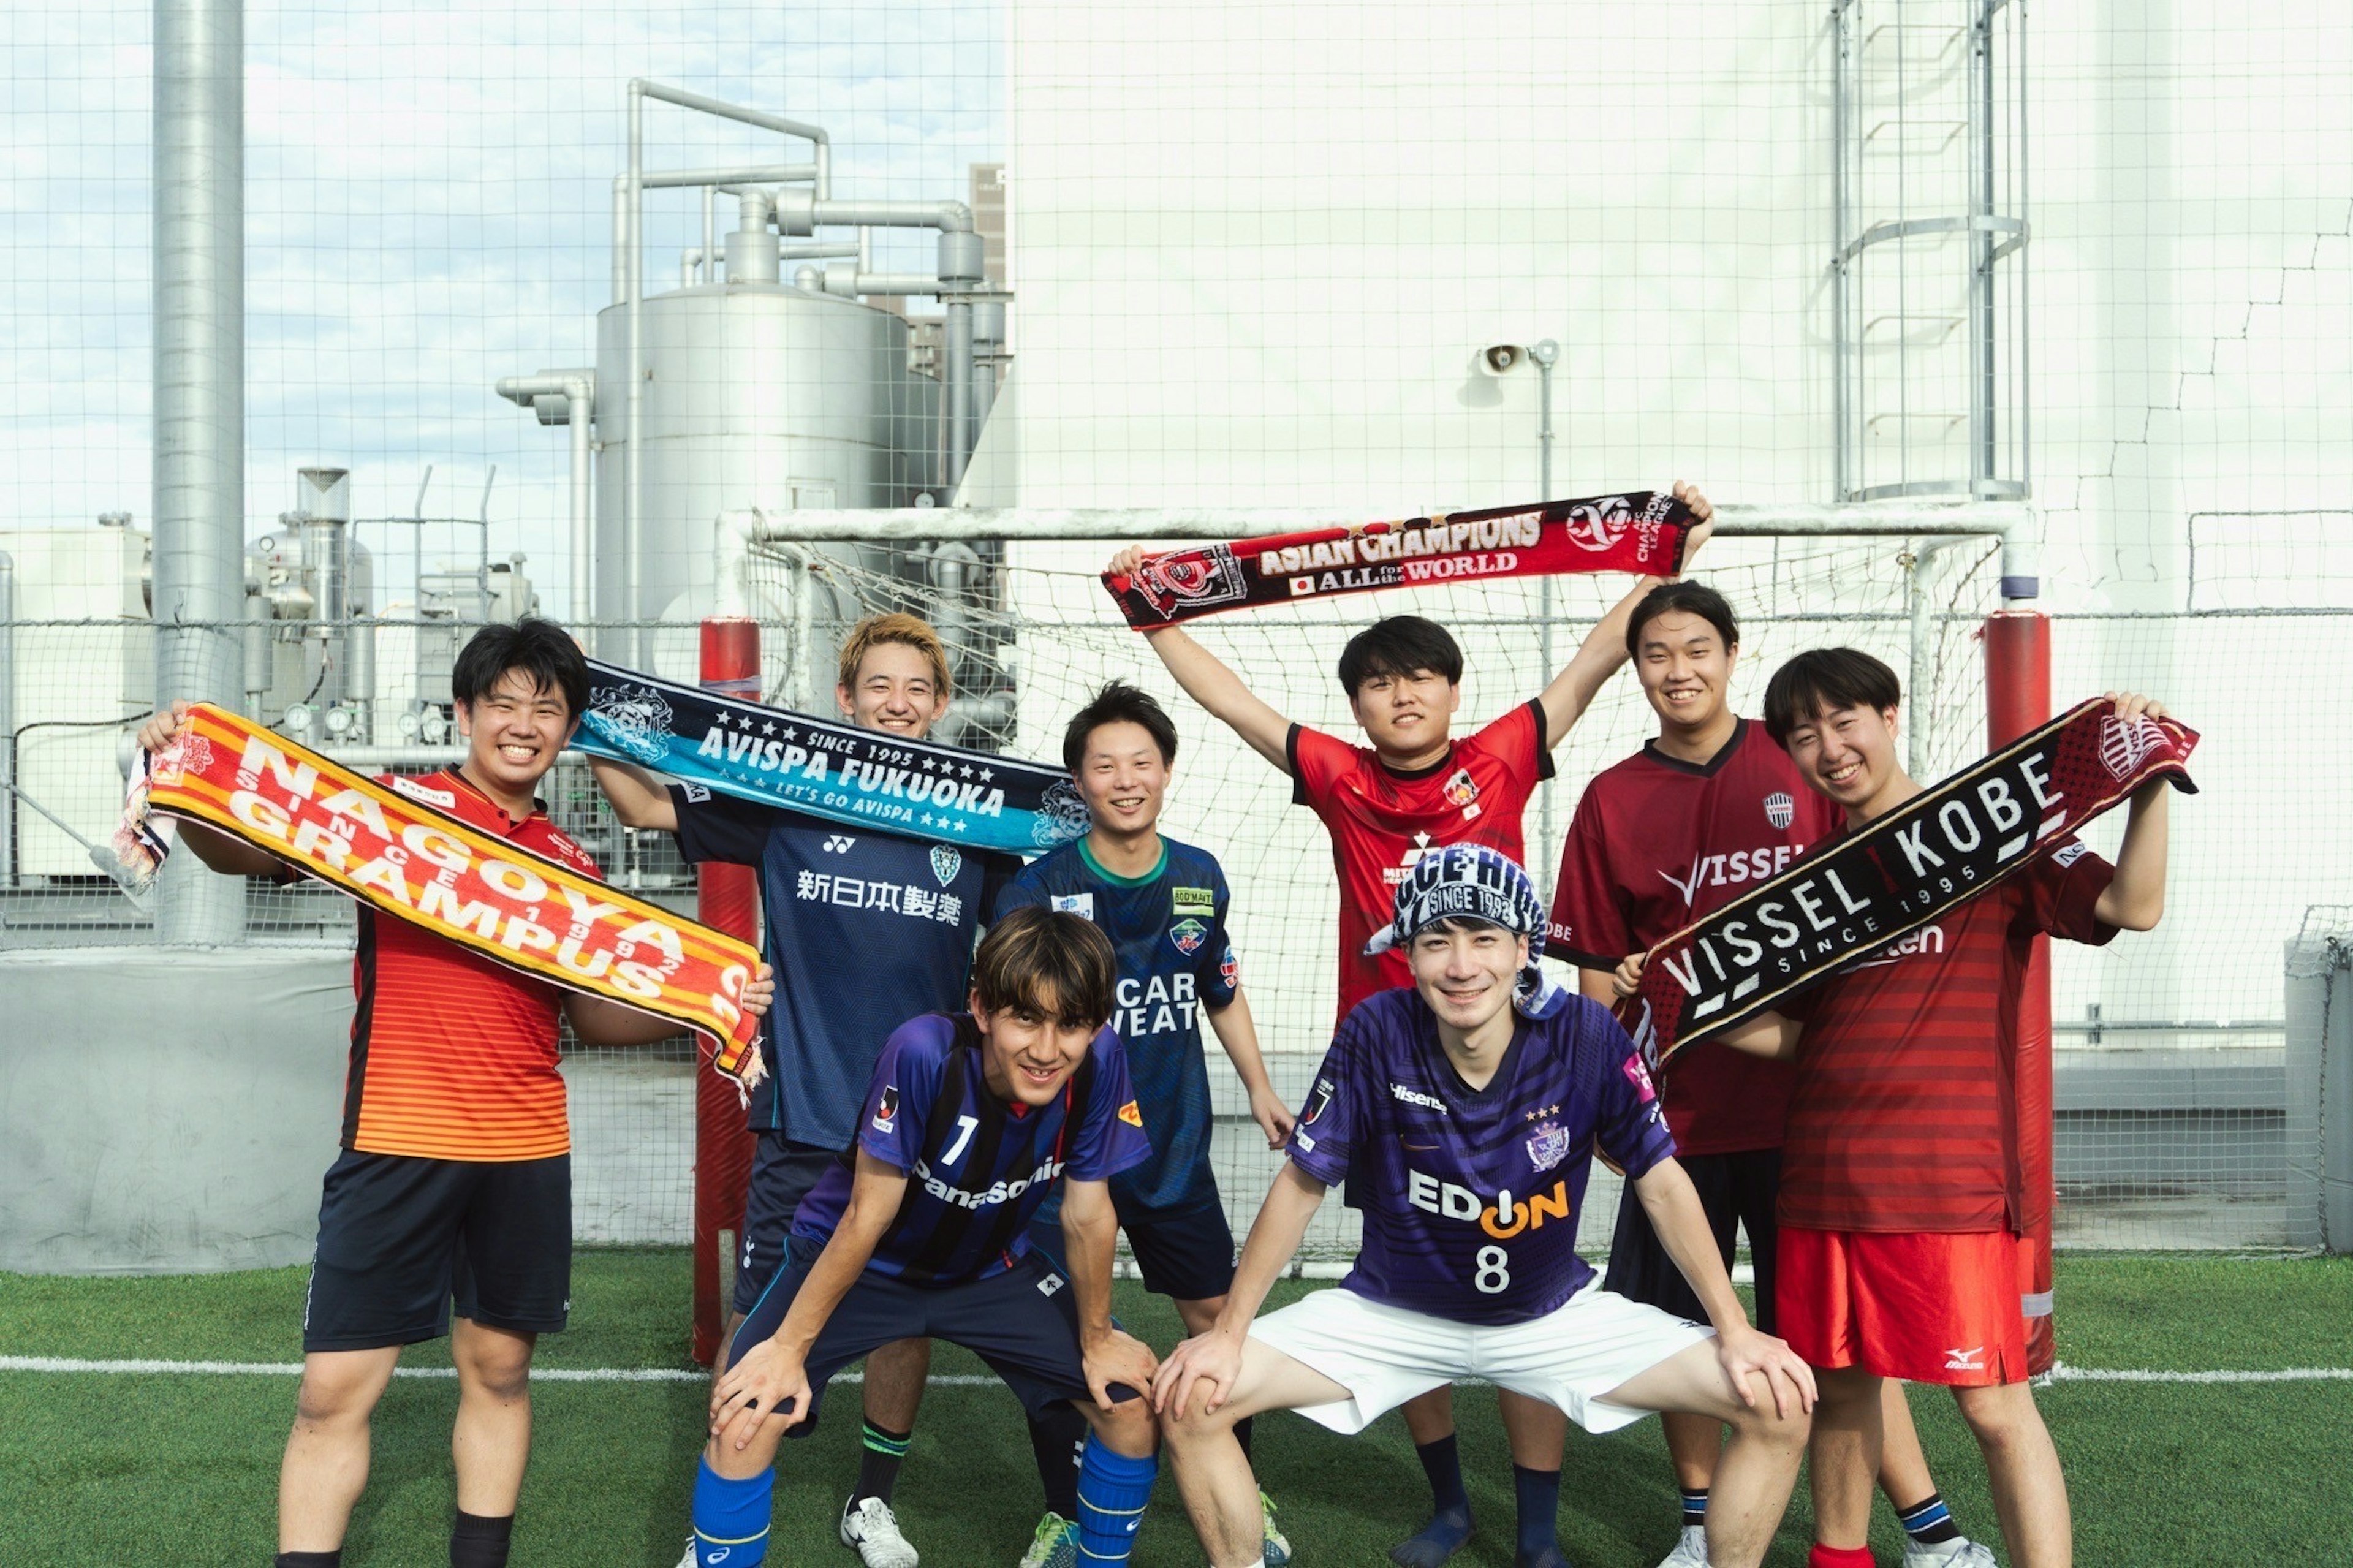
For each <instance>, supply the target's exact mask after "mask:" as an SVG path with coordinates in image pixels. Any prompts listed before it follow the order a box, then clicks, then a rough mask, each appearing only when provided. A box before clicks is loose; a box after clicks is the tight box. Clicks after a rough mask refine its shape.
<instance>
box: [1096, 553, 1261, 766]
mask: <svg viewBox="0 0 2353 1568" xmlns="http://www.w3.org/2000/svg"><path fill="white" fill-rule="evenodd" d="M1143 559H1144V549H1143V547H1142V546H1140V545H1130V546H1128V547H1127V548H1126V549H1125V550H1123V551H1121V552H1119V553H1118V554H1117V555H1114V556H1113V557H1112V561H1111V566H1110V567H1109V570H1110V571H1111V572H1113V574H1117V575H1120V576H1131V575H1133V574H1134V572H1135V567H1136V563H1138V562H1140V561H1142V560H1143ZM1144 640H1145V641H1146V642H1148V643H1150V644H1151V645H1152V651H1153V652H1155V653H1156V654H1158V655H1159V656H1160V662H1161V663H1163V664H1165V665H1166V666H1167V667H1168V673H1169V674H1171V675H1173V676H1175V677H1176V684H1177V685H1179V686H1181V687H1183V688H1184V689H1185V695H1186V696H1187V697H1190V698H1191V699H1192V700H1194V701H1196V702H1198V703H1199V704H1200V705H1201V706H1202V707H1204V708H1206V709H1208V710H1209V712H1210V713H1211V714H1212V715H1214V716H1215V717H1216V718H1218V719H1219V720H1220V721H1223V722H1224V724H1225V725H1226V727H1227V728H1228V729H1229V730H1231V731H1233V732H1234V733H1235V734H1237V735H1240V737H1241V738H1242V739H1243V740H1244V741H1246V742H1249V743H1250V750H1251V751H1254V752H1257V753H1258V754H1259V755H1260V756H1261V757H1264V758H1265V759H1266V760H1267V761H1268V762H1270V763H1273V764H1274V765H1275V766H1276V767H1278V768H1281V769H1282V771H1283V772H1284V773H1289V772H1290V771H1291V743H1290V742H1291V721H1290V720H1288V719H1286V718H1284V717H1283V716H1282V714H1280V713H1278V712H1276V711H1275V710H1273V709H1271V708H1270V707H1268V706H1267V705H1266V704H1265V703H1264V702H1261V701H1260V700H1259V699H1258V696H1257V694H1256V693H1255V692H1253V691H1251V690H1250V688H1249V687H1247V686H1244V685H1243V684H1242V679H1241V677H1240V676H1239V675H1236V674H1235V673H1234V672H1233V671H1232V670H1230V669H1228V668H1226V667H1225V665H1224V664H1223V663H1222V662H1221V661H1220V660H1219V658H1218V657H1217V655H1215V654H1213V653H1211V652H1210V651H1209V650H1208V648H1205V647H1202V646H1201V645H1200V644H1199V643H1197V642H1195V641H1194V640H1193V638H1192V637H1191V635H1190V634H1188V633H1187V632H1186V631H1185V630H1184V628H1182V627H1181V626H1162V627H1160V628H1159V629H1158V630H1157V631H1149V632H1146V633H1145V634H1144Z"/></svg>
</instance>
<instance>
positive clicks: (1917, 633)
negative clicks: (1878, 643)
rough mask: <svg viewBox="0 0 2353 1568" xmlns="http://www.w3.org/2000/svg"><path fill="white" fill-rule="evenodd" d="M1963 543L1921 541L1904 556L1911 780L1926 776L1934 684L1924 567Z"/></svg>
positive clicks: (1932, 617)
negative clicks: (1908, 625) (1909, 621)
mask: <svg viewBox="0 0 2353 1568" xmlns="http://www.w3.org/2000/svg"><path fill="white" fill-rule="evenodd" d="M1967 542H1968V541H1967V540H1964V539H1951V538H1947V539H1922V540H1919V541H1917V542H1915V543H1914V544H1913V546H1912V548H1911V549H1910V550H1909V551H1908V552H1905V568H1904V577H1905V582H1904V596H1905V605H1906V606H1907V608H1908V609H1909V610H1910V612H1911V619H1912V626H1911V633H1910V642H1911V655H1912V657H1911V660H1910V663H1911V670H1910V672H1909V677H1908V684H1907V685H1906V686H1905V716H1906V720H1907V728H1908V731H1909V733H1908V734H1907V736H1906V741H1905V767H1906V769H1908V770H1909V771H1910V773H1911V774H1912V776H1913V777H1914V778H1915V779H1924V778H1926V777H1928V776H1929V773H1928V769H1929V763H1930V759H1929V756H1928V724H1927V719H1926V715H1927V714H1928V713H1929V712H1931V711H1932V710H1933V708H1932V703H1933V700H1934V692H1933V688H1934V687H1935V686H1936V612H1935V610H1934V608H1933V607H1932V606H1931V605H1930V604H1929V602H1928V587H1927V576H1928V567H1929V563H1930V562H1932V561H1933V560H1935V558H1936V555H1937V553H1938V552H1941V551H1946V550H1950V549H1952V548H1953V547H1954V546H1955V545H1957V544H1965V543H1967Z"/></svg>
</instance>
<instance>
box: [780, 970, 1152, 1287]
mask: <svg viewBox="0 0 2353 1568" xmlns="http://www.w3.org/2000/svg"><path fill="white" fill-rule="evenodd" d="M981 1049H982V1042H981V1037H980V1030H979V1027H978V1026H976V1024H975V1023H974V1022H973V1019H972V1016H971V1015H970V1014H968V1013H963V1014H958V1015H956V1016H954V1017H948V1016H944V1015H941V1014H937V1013H933V1014H927V1015H925V1016H923V1017H921V1018H911V1019H909V1020H908V1021H907V1022H906V1023H904V1024H902V1025H901V1026H899V1027H898V1029H897V1030H896V1031H894V1032H893V1033H892V1036H891V1038H890V1042H889V1043H888V1044H887V1045H885V1046H884V1047H882V1057H881V1060H880V1061H878V1062H876V1063H875V1064H874V1077H873V1081H872V1083H871V1087H870V1088H869V1089H868V1090H867V1094H866V1106H865V1112H864V1116H865V1120H864V1121H861V1122H860V1124H859V1128H858V1146H859V1147H860V1149H863V1150H865V1151H866V1152H868V1153H869V1154H871V1155H873V1156H874V1157H875V1158H876V1159H877V1160H880V1161H881V1162H882V1163H884V1164H886V1165H889V1166H892V1168H893V1169H896V1170H901V1171H904V1172H906V1173H907V1196H906V1201H905V1202H904V1203H903V1204H902V1205H900V1209H899V1213H898V1216H897V1217H896V1218H894V1219H893V1220H892V1222H891V1228H890V1229H888V1230H886V1231H884V1232H883V1233H882V1239H881V1241H880V1242H878V1243H877V1244H876V1245H875V1247H874V1256H873V1258H871V1260H870V1261H869V1262H868V1263H867V1265H866V1267H867V1268H870V1269H872V1270H874V1271H875V1272H877V1273H881V1274H888V1275H892V1276H894V1277H896V1278H898V1279H905V1280H907V1281H909V1282H910V1283H913V1284H918V1285H927V1284H941V1285H944V1284H953V1283H955V1282H957V1281H960V1280H965V1279H985V1278H986V1277H987V1276H989V1275H991V1274H996V1273H998V1272H1000V1271H1001V1270H1003V1269H1006V1268H1011V1267H1012V1266H1013V1263H1014V1261H1015V1260H1016V1259H1018V1258H1020V1257H1021V1255H1022V1254H1023V1253H1025V1252H1028V1251H1029V1222H1030V1220H1031V1219H1033V1218H1035V1217H1036V1215H1037V1213H1038V1209H1039V1205H1041V1204H1043V1203H1044V1202H1045V1201H1046V1198H1047V1196H1048V1194H1050V1193H1051V1192H1053V1191H1054V1190H1055V1189H1056V1184H1057V1183H1058V1182H1059V1180H1060V1178H1061V1177H1063V1176H1068V1177H1070V1178H1071V1180H1072V1181H1078V1182H1101V1181H1107V1180H1108V1179H1110V1178H1111V1177H1113V1176H1115V1175H1117V1174H1118V1173H1120V1172H1122V1171H1124V1170H1128V1169H1131V1168H1132V1167H1134V1165H1135V1164H1136V1163H1139V1162H1140V1161H1142V1160H1144V1159H1145V1158H1146V1157H1147V1156H1148V1155H1149V1154H1150V1153H1151V1152H1152V1148H1151V1145H1150V1144H1149V1143H1148V1142H1145V1136H1144V1129H1143V1127H1142V1125H1141V1123H1142V1121H1143V1119H1142V1117H1141V1116H1139V1115H1138V1114H1137V1111H1136V1106H1135V1096H1134V1091H1133V1090H1132V1089H1131V1088H1130V1087H1129V1084H1128V1080H1127V1057H1126V1053H1125V1052H1124V1051H1123V1050H1122V1049H1121V1048H1120V1043H1119V1037H1118V1036H1117V1035H1114V1034H1113V1033H1112V1032H1111V1031H1110V1030H1109V1029H1103V1030H1102V1031H1101V1032H1099V1033H1098V1034H1097V1035H1096V1036H1095V1037H1094V1043H1093V1044H1092V1045H1091V1046H1089V1047H1087V1055H1086V1058H1084V1060H1082V1062H1081V1064H1080V1066H1079V1069H1078V1071H1076V1072H1075V1073H1073V1074H1071V1078H1070V1079H1069V1081H1068V1082H1066V1083H1065V1084H1064V1085H1063V1088H1062V1092H1061V1093H1060V1095H1058V1096H1056V1097H1055V1099H1053V1100H1051V1101H1050V1102H1048V1103H1047V1104H1045V1105H1043V1106H1038V1107H1031V1106H1028V1105H1023V1104H1021V1103H1019V1102H1018V1101H1016V1102H1012V1103H1008V1102H1007V1101H1005V1100H1000V1099H998V1098H997V1096H996V1095H995V1094H993V1093H992V1092H990V1090H989V1088H988V1084H987V1080H986V1079H984V1078H983V1076H982V1065H981ZM850 1182H851V1172H850V1167H849V1165H848V1164H846V1163H845V1164H841V1165H837V1166H835V1167H834V1168H833V1169H832V1170H830V1171H828V1172H827V1173H825V1174H824V1175H823V1176H821V1177H819V1178H818V1184H817V1185H816V1186H815V1187H814V1188H812V1189H811V1190H810V1192H809V1195H808V1196H807V1197H805V1198H803V1199H802V1200H801V1206H800V1208H799V1209H798V1211H797V1212H796V1213H795V1214H794V1215H793V1235H795V1236H796V1237H800V1238H802V1239H803V1240H806V1241H811V1242H815V1243H817V1244H818V1245H820V1246H822V1245H823V1244H824V1243H825V1242H827V1241H828V1240H829V1239H830V1238H831V1237H832V1236H833V1232H834V1227H835V1226H839V1224H840V1223H841V1215H842V1212H843V1210H844V1209H845V1208H847V1207H848V1206H849V1188H850Z"/></svg>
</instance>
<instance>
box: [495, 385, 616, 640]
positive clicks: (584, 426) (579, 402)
mask: <svg viewBox="0 0 2353 1568" xmlns="http://www.w3.org/2000/svg"><path fill="white" fill-rule="evenodd" d="M498 393H499V395H500V396H501V397H503V398H506V399H507V400H509V401H510V402H512V403H532V404H535V403H536V402H537V400H538V399H540V398H542V397H548V396H556V397H561V398H563V399H564V400H565V419H564V423H565V424H566V425H568V426H571V430H572V498H571V499H572V618H573V620H574V622H575V623H578V624H585V623H586V622H587V621H589V620H591V619H593V618H594V617H595V616H596V598H595V596H594V595H593V593H592V592H591V589H592V588H593V586H594V584H595V581H596V535H595V532H594V531H593V529H592V526H591V522H590V518H589V502H590V498H591V497H593V496H594V495H595V494H596V483H595V480H594V479H593V478H592V477H591V475H590V472H589V449H590V443H589V426H591V425H592V424H593V423H594V421H595V419H596V372H594V371H588V370H579V371H569V372H565V373H563V374H543V375H511V376H507V377H504V378H503V379H501V381H500V382H499V384H498Z"/></svg>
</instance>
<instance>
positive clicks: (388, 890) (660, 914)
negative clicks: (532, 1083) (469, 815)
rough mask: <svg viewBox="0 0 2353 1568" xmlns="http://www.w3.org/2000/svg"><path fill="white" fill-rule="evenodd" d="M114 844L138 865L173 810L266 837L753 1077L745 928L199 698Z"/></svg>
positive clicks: (275, 850) (258, 841) (472, 943)
mask: <svg viewBox="0 0 2353 1568" xmlns="http://www.w3.org/2000/svg"><path fill="white" fill-rule="evenodd" d="M142 761H143V770H142V777H141V778H140V779H138V780H135V781H134V782H133V784H132V790H131V797H130V801H129V803H128V805H127V806H126V808H125V812H124V821H123V826H122V829H121V832H120V833H119V834H118V835H117V837H116V844H117V847H118V848H123V849H127V850H128V851H129V853H128V855H127V857H126V859H127V863H128V864H129V865H130V866H131V868H132V870H133V872H134V874H135V873H137V872H140V871H144V872H145V873H146V874H147V875H150V876H152V875H153V868H154V867H155V866H156V865H159V864H160V863H161V861H162V858H163V857H164V854H165V853H167V852H168V845H167V843H166V840H165V837H164V835H163V834H162V833H160V832H159V831H157V828H158V826H159V825H157V824H156V823H154V822H153V821H152V820H150V819H149V817H148V815H147V814H148V813H150V812H153V813H156V814H160V815H162V816H170V817H185V818H186V819H187V820H189V821H192V822H201V823H204V824H205V825H206V826H210V827H215V828H217V829H219V830H220V831H221V832H223V833H227V834H228V835H230V836H231V837H236V838H239V839H242V840H244V841H245V842H246V843H248V844H251V845H254V846H256V847H259V848H261V849H264V850H267V851H268V852H269V853H270V854H272V855H275V856H277V857H278V858H280V859H281V860H283V861H285V862H286V863H287V864H289V865H290V866H292V867H293V868H295V869H296V870H298V871H301V872H302V873H304V874H305V875H307V876H311V877H314V878H316V879H319V880H320V881H322V882H324V883H326V884H327V885H328V886H329V887H331V888H333V889H336V890H337V891H338V892H342V893H348V894H349V895H351V896H352V897H353V898H354V899H357V900H361V901H362V902H363V903H365V904H366V905H368V906H369V907H370V908H371V909H375V910H380V911H382V912H383V913H385V914H387V915H390V916H391V917H393V918H394V919H395V920H401V921H407V922H408V923H409V924H411V925H414V926H419V927H422V928H423V929H424V930H426V931H431V932H432V933H433V934H434V935H436V936H438V937H441V938H444V939H445V940H447V941H449V942H455V943H457V944H458V945H459V946H460V947H462V948H465V949H467V950H468V951H469V952H478V953H480V954H481V955H482V956H483V957H485V958H489V959H492V960H494V961H496V962H497V963H502V964H505V965H506V966H507V967H508V968H510V969H513V970H518V971H520V972H522V973H524V974H528V975H531V976H532V977H533V978H534V979H538V980H544V981H546V982H548V983H549V984H553V985H560V986H562V987H563V988H564V989H565V990H567V991H576V992H578V993H580V994H582V995H585V996H602V997H605V998H607V999H608V1000H611V1001H615V1002H619V1003H622V1004H624V1005H628V1006H631V1007H636V1008H638V1009H640V1010H642V1011H644V1012H648V1013H651V1014H653V1015H655V1016H657V1017H661V1018H667V1019H669V1020H670V1022H672V1023H674V1024H677V1025H679V1026H681V1027H682V1028H687V1029H692V1030H696V1031H699V1032H701V1033H702V1034H706V1035H709V1036H711V1037H712V1039H713V1040H714V1041H715V1042H716V1051H715V1053H714V1058H713V1060H714V1065H715V1066H717V1068H719V1070H720V1071H722V1072H723V1073H725V1074H727V1075H728V1076H729V1077H730V1078H733V1079H736V1080H737V1082H739V1083H741V1084H743V1085H744V1086H746V1087H749V1086H750V1085H751V1084H753V1083H755V1082H757V1081H758V1080H759V1077H760V1073H761V1070H762V1069H761V1064H760V1053H759V1052H758V1050H756V1049H755V1048H754V1040H755V1039H756V1038H757V1037H758V1034H759V1020H757V1019H756V1018H753V1017H751V1016H747V1015H746V1014H745V1013H744V1010H743V1009H742V1008H741V1007H740V1006H738V1005H737V1003H738V1002H739V1001H740V1000H741V999H742V996H743V994H744V984H745V983H746V982H747V981H749V980H750V979H751V978H752V976H753V974H754V973H756V972H757V967H758V964H759V962H760V955H759V953H758V952H756V951H755V950H754V948H753V947H752V945H751V944H750V943H749V942H740V941H738V940H737V939H735V938H734V937H732V936H728V935H725V934H724V933H723V932H720V931H712V929H711V928H709V927H708V926H703V925H698V924H696V923H695V922H694V921H690V920H685V919H682V918H681V917H680V916H678V915H675V914H672V913H671V912H670V910H665V909H662V908H660V907H659V906H658V905H655V904H650V903H648V902H646V901H645V900H641V899H635V898H632V897H630V896H629V895H628V894H627V893H624V892H621V891H619V890H617V889H613V888H610V887H607V885H606V884H604V883H602V882H600V881H598V880H596V879H595V878H594V877H590V876H588V875H586V874H585V873H583V872H580V871H577V870H575V869H573V868H571V867H569V866H565V865H564V864H562V863H561V862H559V861H555V860H552V859H549V858H547V857H545V856H543V855H539V854H535V853H533V851H531V850H529V849H525V848H524V847H522V846H521V845H518V844H512V843H509V842H507V841H506V840H504V839H499V838H493V837H490V836H489V835H487V834H484V833H482V832H480V831H479V830H477V829H475V828H472V827H470V826H467V825H466V824H465V823H463V822H460V821H459V820H458V819H457V818H456V817H454V816H449V815H448V814H447V813H445V812H442V811H438V810H436V809H435V808H434V807H432V806H430V805H427V804H425V803H424V802H422V801H419V800H417V799H416V798H414V797H413V796H411V795H405V794H403V793H401V792H400V791H399V790H397V789H396V788H393V787H389V786H387V785H385V784H378V783H377V782H376V781H375V780H374V779H372V778H368V777H366V776H364V775H363V774H360V773H353V772H352V771H351V770H349V769H348V768H344V767H343V766H341V765H339V764H337V763H333V762H331V761H329V760H328V759H327V758H325V757H322V756H321V755H319V754H318V753H317V752H311V751H307V750H305V749H304V748H302V747H301V746H298V745H296V744H294V743H293V742H290V741H289V740H287V739H286V738H285V737H284V736H282V735H279V734H276V733H274V732H272V731H269V730H265V729H263V728H261V727H260V726H259V725H258V724H255V723H253V722H252V721H249V720H247V719H242V718H239V717H238V716H237V715H236V714H234V713H230V712H227V711H226V710H222V709H219V708H215V707H212V706H210V705H208V704H201V703H200V704H198V705H197V706H196V707H195V708H193V709H191V710H189V712H188V718H187V722H186V726H185V728H184V729H183V730H182V731H181V732H180V733H179V734H178V735H177V736H175V737H174V739H173V741H172V743H171V744H170V745H168V746H166V747H164V750H163V751H161V752H157V753H155V754H154V755H153V756H152V757H147V758H144V759H143V760H142Z"/></svg>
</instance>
